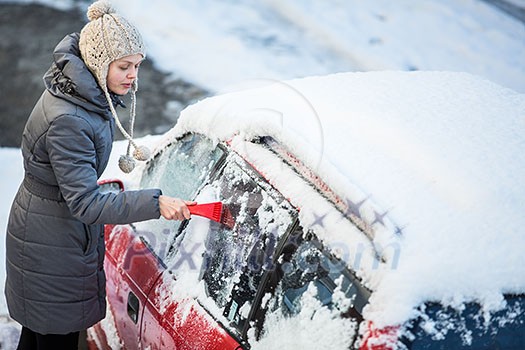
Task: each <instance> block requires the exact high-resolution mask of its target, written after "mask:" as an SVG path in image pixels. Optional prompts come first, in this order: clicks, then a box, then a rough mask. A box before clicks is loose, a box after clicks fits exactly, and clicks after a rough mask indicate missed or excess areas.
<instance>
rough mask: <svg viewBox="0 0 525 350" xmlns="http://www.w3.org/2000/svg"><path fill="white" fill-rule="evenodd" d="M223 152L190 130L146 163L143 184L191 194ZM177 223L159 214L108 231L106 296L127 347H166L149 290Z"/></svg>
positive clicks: (173, 193) (183, 195) (170, 192)
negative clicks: (143, 220) (154, 218)
mask: <svg viewBox="0 0 525 350" xmlns="http://www.w3.org/2000/svg"><path fill="white" fill-rule="evenodd" d="M223 154H224V152H223V150H222V149H221V148H220V147H217V146H216V145H214V144H213V143H212V142H211V141H210V140H208V139H206V138H204V137H202V136H200V135H195V134H188V135H186V136H185V137H183V138H181V139H180V140H178V141H177V142H175V143H173V144H171V145H168V146H167V147H166V148H165V149H163V150H162V151H161V152H160V153H159V154H157V156H156V157H155V158H154V159H153V160H151V161H150V162H149V163H148V165H147V167H146V169H145V171H144V174H143V177H142V180H141V188H151V187H158V188H161V189H162V191H163V194H166V195H169V196H176V197H180V198H192V197H193V196H194V195H195V193H196V192H197V190H198V188H199V187H200V186H201V185H202V184H203V183H204V182H205V179H206V177H207V176H208V173H209V172H210V171H211V169H213V168H214V166H215V165H216V164H218V163H219V162H220V160H221V158H222V156H223ZM179 225H180V221H168V220H164V219H158V220H150V221H145V222H142V223H137V224H135V225H123V226H115V227H114V228H113V229H112V230H111V231H110V232H108V234H107V237H106V242H107V251H106V258H107V259H106V274H107V276H108V277H107V279H108V281H107V295H108V301H109V305H110V311H111V313H112V315H111V316H112V317H113V319H114V320H115V321H114V324H115V330H116V332H117V333H118V336H119V338H120V341H119V343H120V345H122V346H123V347H124V348H126V349H139V348H149V349H160V348H162V345H161V342H160V341H161V327H162V324H161V322H160V317H159V315H158V313H156V312H155V310H154V309H153V308H151V302H150V301H149V300H148V295H149V294H150V291H151V289H152V287H153V286H154V284H155V282H156V281H157V279H158V278H159V276H161V274H162V273H163V271H164V270H165V265H164V262H163V259H164V258H165V255H166V252H167V250H166V247H167V243H166V242H168V241H169V240H170V239H171V237H172V236H173V234H174V233H175V232H177V230H178V227H179Z"/></svg>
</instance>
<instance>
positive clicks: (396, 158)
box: [169, 72, 525, 325]
mask: <svg viewBox="0 0 525 350" xmlns="http://www.w3.org/2000/svg"><path fill="white" fill-rule="evenodd" d="M187 131H195V132H199V133H204V134H206V135H209V136H210V137H211V138H212V139H215V140H230V139H233V140H234V143H235V140H239V139H241V140H242V139H246V140H249V139H252V138H253V137H255V136H258V135H270V136H273V137H274V138H275V139H277V140H278V141H279V142H280V143H282V144H284V145H286V147H287V148H288V149H289V150H291V151H292V152H293V153H295V154H296V155H297V156H299V158H300V159H301V160H302V161H303V162H305V164H306V165H308V166H309V167H310V168H311V169H313V170H314V171H315V172H316V173H317V174H318V175H320V176H321V177H322V178H323V180H325V181H326V182H327V183H328V184H329V185H330V186H331V187H332V189H334V190H335V191H336V192H337V193H338V194H339V195H340V196H341V197H342V198H345V199H348V200H351V201H353V202H354V203H357V202H358V201H364V202H367V201H370V202H373V203H374V205H378V207H379V208H384V209H385V210H387V211H388V213H387V215H386V216H387V217H388V218H389V219H391V221H392V222H394V223H397V227H396V228H395V229H396V230H397V233H398V234H399V233H401V235H402V239H401V240H400V244H401V246H400V248H401V249H400V253H401V255H400V259H399V264H396V265H395V268H393V269H385V270H381V271H380V273H375V274H372V275H371V276H372V280H371V284H372V286H373V288H374V289H375V293H374V294H373V296H372V298H371V300H370V306H369V307H368V308H367V309H366V310H365V316H366V317H367V318H368V319H371V320H374V321H375V322H376V323H378V324H379V325H385V324H396V323H399V322H402V321H404V320H406V319H408V318H410V317H411V316H412V315H413V307H415V306H417V305H418V304H419V303H421V302H422V301H425V300H437V301H441V302H443V303H444V304H447V305H458V304H461V303H463V302H465V301H470V300H477V301H480V302H481V303H482V304H483V305H484V307H485V308H486V309H487V310H496V309H498V308H500V307H501V306H502V305H503V300H502V296H501V294H502V293H512V292H523V291H525V275H524V274H523V270H522V269H523V266H525V256H524V255H523V254H522V251H521V250H522V247H523V246H525V230H524V229H523V227H524V224H525V217H524V216H523V211H524V209H525V199H524V198H525V186H523V179H524V178H525V153H524V152H523V149H524V146H525V137H524V135H525V95H523V94H518V93H516V92H514V91H512V90H510V89H506V88H502V87H500V86H498V85H495V84H493V83H491V82H489V81H486V80H483V79H481V78H478V77H475V76H472V75H469V74H465V73H452V72H412V73H407V72H374V73H344V74H336V75H331V76H326V77H312V78H307V79H301V80H292V81H289V82H285V83H275V84H272V85H268V86H264V87H259V88H255V89H246V90H243V91H239V92H233V93H229V94H224V95H220V96H217V97H213V98H208V99H206V100H204V101H201V102H200V103H197V104H195V105H193V106H190V107H189V108H187V109H186V110H185V111H184V112H183V113H182V115H181V118H180V120H179V123H178V124H177V126H176V127H175V128H174V129H173V130H172V131H171V133H170V135H169V137H171V138H173V137H176V136H178V135H181V134H183V133H185V132H187ZM247 152H248V153H249V151H247ZM248 156H250V155H249V154H248ZM253 156H254V157H257V154H254V155H253ZM281 186H282V184H281ZM348 188H360V189H362V193H363V197H361V198H356V197H353V196H355V193H348V192H347V189H348ZM283 190H284V191H288V192H289V193H293V190H292V189H286V188H283ZM291 200H292V201H294V198H291ZM297 200H298V201H299V202H300V200H301V199H300V198H299V199H297ZM315 205H316V203H314V204H313V205H312V203H310V204H307V205H306V206H315ZM365 219H368V220H370V219H371V218H370V217H368V218H365ZM376 219H377V217H376ZM376 226H379V225H377V222H376ZM391 234H392V235H394V232H391ZM338 239H340V237H339V238H338ZM349 244H351V242H349Z"/></svg>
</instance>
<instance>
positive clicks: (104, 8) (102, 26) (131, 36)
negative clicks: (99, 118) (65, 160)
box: [79, 0, 150, 173]
mask: <svg viewBox="0 0 525 350" xmlns="http://www.w3.org/2000/svg"><path fill="white" fill-rule="evenodd" d="M87 17H88V19H89V22H88V23H87V24H86V25H85V26H84V28H82V31H81V32H80V40H79V47H80V54H81V56H82V59H83V60H84V63H85V64H86V66H87V67H88V69H89V70H90V71H91V73H93V75H94V76H95V78H96V80H97V82H98V84H99V85H100V87H101V89H102V91H103V92H104V94H105V95H106V99H107V100H108V104H109V108H110V110H111V114H112V115H113V118H115V123H116V124H117V127H118V128H119V130H120V131H121V132H122V135H124V137H125V138H126V139H127V140H128V141H129V143H128V149H127V153H126V155H122V156H121V157H120V159H119V167H120V169H121V170H122V171H123V172H125V173H129V172H131V171H132V170H133V169H134V168H135V161H134V160H133V158H132V157H131V156H130V151H131V146H133V148H134V152H133V157H134V158H135V159H137V160H147V159H148V158H149V156H150V151H149V149H148V148H147V147H145V146H138V145H137V144H136V143H135V141H134V140H133V127H134V123H135V105H136V98H135V94H136V92H137V88H138V84H137V79H135V81H134V82H133V86H132V87H131V91H130V94H131V107H130V130H129V132H127V131H126V130H125V129H124V127H123V126H122V124H121V122H120V120H119V117H118V115H117V112H116V110H115V107H114V106H113V103H112V99H111V96H110V94H109V91H108V87H107V81H106V79H107V76H108V70H109V64H110V63H111V62H113V61H115V60H118V59H121V58H123V57H126V56H130V55H135V54H141V55H142V56H143V57H146V54H145V50H144V44H143V42H142V37H141V35H140V33H139V31H138V30H137V28H135V27H134V26H133V25H132V24H131V23H129V22H128V21H127V20H126V19H125V18H124V17H122V16H120V15H119V14H117V13H116V12H115V10H114V9H113V7H112V6H111V4H110V3H109V1H107V0H100V1H96V2H95V3H93V4H91V5H90V6H89V8H88V10H87Z"/></svg>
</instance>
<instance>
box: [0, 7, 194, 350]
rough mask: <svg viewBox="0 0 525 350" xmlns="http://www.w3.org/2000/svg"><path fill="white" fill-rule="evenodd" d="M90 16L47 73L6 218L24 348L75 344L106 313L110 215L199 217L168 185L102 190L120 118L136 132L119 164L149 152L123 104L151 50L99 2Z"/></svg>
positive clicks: (12, 299)
mask: <svg viewBox="0 0 525 350" xmlns="http://www.w3.org/2000/svg"><path fill="white" fill-rule="evenodd" d="M88 18H89V19H90V22H89V23H87V24H86V25H85V27H84V28H83V29H82V31H81V33H80V34H78V33H75V34H70V35H68V36H66V37H65V38H64V39H63V40H62V41H61V42H60V43H59V44H58V46H57V47H56V49H55V51H54V63H53V65H52V66H51V68H50V69H49V71H48V72H47V73H46V75H45V77H44V81H45V86H46V89H45V91H44V93H43V94H42V96H41V98H40V99H39V101H38V102H37V104H36V106H35V108H34V109H33V112H32V113H31V115H30V117H29V119H28V121H27V124H26V127H25V130H24V134H23V140H22V154H23V157H24V168H25V178H24V181H23V184H22V185H21V186H20V188H19V190H18V193H17V195H16V197H15V199H14V202H13V205H12V208H11V212H10V216H9V222H8V227H7V237H6V243H7V244H6V249H7V256H6V258H7V261H6V269H7V280H6V288H5V294H6V298H7V304H8V308H9V313H10V315H11V317H12V318H13V319H15V320H16V321H18V322H19V323H20V324H21V325H22V327H23V328H22V334H21V337H20V342H19V345H18V349H76V348H77V344H78V337H79V331H81V330H84V329H87V328H88V327H90V326H92V325H93V324H95V323H97V322H98V321H100V320H101V319H102V318H104V316H105V313H106V304H105V275H104V270H103V259H104V234H103V224H123V223H130V222H137V221H142V220H148V219H154V218H159V217H160V215H162V216H163V217H165V218H166V219H176V220H183V219H188V218H190V213H189V210H188V208H187V205H189V204H192V203H191V202H186V201H183V200H181V199H177V198H170V197H167V196H163V195H162V194H161V191H160V190H159V189H151V190H141V191H125V192H122V193H120V194H113V193H105V194H102V193H100V192H99V189H98V185H97V179H98V178H99V176H100V175H101V174H102V172H103V171H104V169H105V168H106V165H107V163H108V159H109V155H110V151H111V146H112V142H113V136H114V129H115V126H116V127H118V128H119V129H120V130H121V132H122V133H123V134H124V136H125V137H126V138H127V139H128V140H129V147H128V154H126V155H124V156H122V157H121V158H120V160H119V165H120V167H121V169H122V170H123V171H126V172H129V171H131V170H132V169H133V167H134V160H133V158H132V157H131V155H130V148H131V147H133V148H134V153H133V155H134V158H136V159H139V160H145V159H147V158H148V157H149V151H148V149H147V148H145V147H141V146H138V145H137V144H136V143H135V141H134V140H133V138H132V135H133V132H132V128H133V127H131V130H130V132H127V131H126V130H125V129H124V128H123V127H122V125H121V123H120V121H119V119H118V115H117V113H116V110H115V107H116V106H117V105H119V104H122V102H121V101H120V99H119V96H121V95H125V94H127V93H128V92H129V93H131V101H132V106H131V108H130V114H131V125H133V121H134V117H135V92H136V90H137V72H138V68H139V66H140V63H141V62H142V60H144V58H145V52H144V45H143V43H142V39H141V36H140V34H139V33H138V31H137V29H136V28H135V27H133V26H132V25H131V24H130V23H129V22H128V21H127V20H126V19H124V18H123V17H121V16H119V15H118V14H116V13H115V12H114V10H113V9H112V8H111V6H110V5H109V3H107V2H105V1H99V2H96V3H94V4H92V5H91V6H90V7H89V9H88Z"/></svg>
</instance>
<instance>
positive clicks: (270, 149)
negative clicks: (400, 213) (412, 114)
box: [88, 73, 525, 350]
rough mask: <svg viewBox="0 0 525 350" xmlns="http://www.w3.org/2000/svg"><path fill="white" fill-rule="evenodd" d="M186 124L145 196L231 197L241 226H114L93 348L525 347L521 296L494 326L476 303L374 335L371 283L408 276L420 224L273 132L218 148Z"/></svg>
mask: <svg viewBox="0 0 525 350" xmlns="http://www.w3.org/2000/svg"><path fill="white" fill-rule="evenodd" d="M406 74H408V73H406ZM371 78H373V76H371ZM405 78H406V77H405V76H404V75H403V79H402V80H404V79H405ZM448 78H450V77H447V79H448ZM350 80H351V79H350ZM372 80H373V79H372ZM431 81H432V79H431ZM447 81H448V82H450V81H451V80H450V79H448V80H447ZM418 86H420V85H418ZM433 88H435V87H433V86H432V85H431V84H430V85H429V89H430V90H432V89H433ZM446 88H447V89H449V88H450V86H447V87H446ZM303 91H307V90H303ZM433 92H435V90H433ZM262 93H263V94H264V92H262ZM243 102H244V101H243ZM212 103H213V101H212ZM195 115H197V114H194V115H192V116H193V117H195ZM219 117H220V116H214V117H213V118H219ZM418 117H420V116H418ZM213 118H212V120H214V119H213ZM217 120H219V119H215V121H217ZM184 122H188V118H187V119H186V121H184V120H183V122H182V123H181V124H179V131H178V133H177V134H176V136H175V137H170V136H171V135H168V137H167V138H166V139H167V140H168V141H167V143H165V144H164V145H163V144H161V147H159V149H158V150H157V152H156V153H155V155H154V157H153V158H152V159H150V161H149V162H148V163H147V164H146V165H145V167H144V168H143V169H142V174H141V179H140V185H139V187H140V188H148V187H159V188H161V189H162V190H163V192H164V194H166V195H170V196H176V197H181V198H187V199H193V200H195V201H197V202H199V203H205V202H216V201H221V202H222V203H223V204H224V206H225V210H227V211H228V214H229V215H231V217H232V218H233V220H234V225H233V227H231V226H229V225H225V224H223V223H220V222H215V221H211V220H208V219H205V218H202V217H198V216H193V217H192V219H190V220H187V221H183V222H176V221H166V220H164V219H159V220H152V221H148V222H143V223H136V224H133V225H123V226H107V227H106V260H105V269H106V275H107V288H106V289H107V298H108V310H107V317H106V319H105V320H103V321H102V322H100V323H99V324H97V325H95V326H94V327H92V328H91V329H89V330H88V343H89V347H90V349H188V350H190V349H191V350H195V349H207V350H212V349H217V350H219V349H220V350H224V349H232V350H235V349H250V348H252V349H273V348H279V349H291V348H326V349H349V348H352V349H363V350H365V349H376V350H379V349H385V350H386V349H405V348H410V349H443V348H446V349H456V348H463V347H465V348H469V347H472V348H480V349H492V348H505V349H522V348H524V346H525V328H524V327H525V315H524V313H523V310H524V309H525V308H524V307H525V302H524V298H523V295H522V294H520V293H508V294H506V295H505V301H506V304H505V307H503V308H501V309H500V310H499V311H497V312H493V313H492V314H491V315H492V317H491V318H490V321H488V322H485V323H483V322H482V320H480V317H482V315H486V313H485V314H484V312H485V311H484V310H483V308H482V305H480V304H479V303H477V302H475V301H467V302H465V303H463V307H462V308H461V309H456V308H454V307H451V306H450V305H444V304H443V303H441V302H440V301H436V300H431V299H428V300H427V299H423V300H420V303H419V304H418V305H414V306H413V307H414V310H415V313H416V317H411V318H408V319H406V320H405V321H403V322H401V323H395V322H393V323H390V324H388V323H387V324H384V325H381V326H376V325H375V324H374V322H373V319H372V318H367V317H366V312H365V311H366V308H367V307H369V306H371V303H372V301H373V300H372V296H373V294H374V291H373V289H372V288H370V287H369V286H370V285H371V284H373V282H374V281H373V280H374V278H375V277H374V276H380V275H379V274H380V273H382V272H383V269H392V270H395V269H396V268H397V264H398V262H399V259H400V257H402V255H400V251H399V249H401V248H399V247H402V243H403V242H402V240H403V236H404V235H405V234H408V233H411V231H410V229H411V227H410V226H408V228H406V227H401V226H398V225H396V224H395V223H394V222H393V220H391V218H390V215H389V213H388V212H387V211H386V210H382V209H381V208H380V207H378V206H377V205H376V204H375V202H373V201H372V200H371V199H370V198H369V196H367V195H365V194H363V192H361V191H360V190H359V188H358V187H356V186H353V187H352V186H346V185H345V186H346V187H345V186H337V185H338V183H340V182H341V178H331V177H330V176H328V177H327V175H326V174H327V173H326V172H325V171H324V170H326V169H327V168H323V166H322V164H321V166H320V169H321V170H319V171H320V172H321V173H322V176H321V174H320V173H318V172H317V171H314V168H313V167H312V166H311V164H312V163H311V162H310V161H305V160H304V156H303V155H302V154H297V153H296V152H294V149H293V147H290V144H289V143H287V142H281V141H278V138H277V137H273V136H274V135H273V134H275V135H277V136H279V134H278V133H274V132H272V131H271V129H270V131H269V132H268V135H258V136H257V135H255V136H250V137H248V138H246V139H242V138H245V135H241V136H242V137H240V136H239V135H231V136H232V137H231V138H229V139H226V140H225V139H223V140H221V141H217V139H215V138H213V137H210V136H209V135H205V132H199V127H195V129H194V130H190V131H185V132H180V130H181V129H184ZM203 125H204V124H203ZM247 130H248V129H247ZM331 141H333V140H331ZM342 144H344V142H343V143H342ZM292 145H293V144H292ZM325 151H326V152H328V154H329V157H328V158H330V157H332V159H334V158H333V157H335V158H337V155H336V154H335V153H330V152H332V150H331V149H330V148H329V147H327V148H326V149H325ZM361 151H365V150H361ZM345 152H347V151H345ZM299 153H300V152H299ZM339 156H340V157H342V158H344V157H346V156H345V153H344V152H343V153H341V155H339ZM363 164H365V163H363ZM328 169H330V168H328ZM334 174H335V175H334V176H337V174H338V173H337V172H334ZM391 175H392V176H391V177H390V179H391V181H393V182H392V186H395V185H396V184H395V174H391ZM101 186H102V187H103V188H107V187H110V186H112V187H113V189H115V187H117V188H121V183H119V182H118V181H109V182H106V183H103V184H101ZM335 188H337V190H336V189H335ZM341 188H346V189H348V192H346V193H344V192H341ZM411 199H412V198H409V200H411ZM421 210H422V211H425V208H421ZM407 232H408V233H407ZM382 235H383V236H382ZM386 235H388V237H387V239H385V238H384V236H386ZM381 239H383V241H381ZM378 242H389V245H388V246H383V249H380V248H381V247H380V244H378ZM398 248H399V249H398ZM509 261H511V260H509ZM367 273H368V275H367ZM374 273H375V274H376V275H374ZM451 288H454V287H453V286H451ZM393 297H394V296H393ZM394 299H395V298H394ZM372 306H373V307H376V308H377V305H375V306H374V305H372ZM520 310H521V311H520ZM480 315H481V316H480ZM451 325H452V326H451ZM447 327H448V328H447ZM465 335H467V336H468V337H469V338H468V339H466V338H465Z"/></svg>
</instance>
